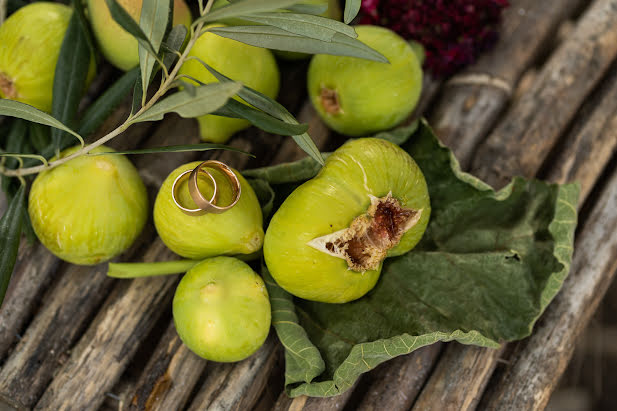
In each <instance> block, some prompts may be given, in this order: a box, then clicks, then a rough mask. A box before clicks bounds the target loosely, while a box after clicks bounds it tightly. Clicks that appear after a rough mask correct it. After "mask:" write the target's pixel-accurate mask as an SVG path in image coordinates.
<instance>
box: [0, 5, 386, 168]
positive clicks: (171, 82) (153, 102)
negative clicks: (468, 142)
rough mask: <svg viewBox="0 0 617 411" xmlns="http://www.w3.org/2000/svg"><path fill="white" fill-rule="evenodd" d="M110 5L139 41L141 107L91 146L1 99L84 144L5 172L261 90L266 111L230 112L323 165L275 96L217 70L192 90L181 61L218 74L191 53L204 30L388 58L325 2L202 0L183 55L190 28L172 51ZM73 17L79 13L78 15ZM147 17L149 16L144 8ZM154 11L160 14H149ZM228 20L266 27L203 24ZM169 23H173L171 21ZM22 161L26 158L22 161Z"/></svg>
mask: <svg viewBox="0 0 617 411" xmlns="http://www.w3.org/2000/svg"><path fill="white" fill-rule="evenodd" d="M0 1H4V0H0ZM106 2H107V5H108V7H109V9H110V12H111V15H112V18H114V20H115V21H116V22H117V23H118V24H120V25H121V26H122V27H123V28H124V29H125V30H127V31H128V32H129V33H131V34H132V35H133V36H134V37H135V38H136V39H137V41H138V43H139V48H140V56H139V57H140V69H141V77H140V78H138V79H137V84H136V86H135V89H134V104H133V106H134V108H135V107H136V106H137V107H138V108H137V110H136V111H134V112H132V113H131V114H130V115H129V116H128V117H127V119H126V120H125V121H124V122H123V123H122V124H121V125H119V126H118V127H117V128H115V129H114V130H112V131H111V132H109V133H108V134H106V135H105V136H103V137H101V138H99V139H98V140H96V141H94V142H92V143H90V144H87V145H86V144H85V143H84V139H83V137H82V136H81V135H80V134H79V133H78V132H75V131H73V130H72V129H70V128H69V127H68V126H67V125H65V124H63V123H61V122H60V121H58V120H57V119H56V118H54V117H53V116H52V115H49V114H47V113H44V112H42V111H40V110H38V109H36V108H34V107H32V106H29V105H27V104H24V103H19V102H16V101H11V100H4V99H2V100H0V115H6V116H13V117H18V118H22V119H25V120H28V121H31V122H36V123H40V124H44V125H48V126H51V127H54V128H56V129H58V130H56V132H57V133H62V132H64V133H68V134H71V135H73V136H74V137H75V138H77V139H78V140H79V142H80V144H81V148H80V149H79V150H77V151H76V152H74V153H72V154H71V155H69V156H66V157H64V158H58V159H56V160H54V161H49V162H47V161H43V164H41V165H29V166H26V167H24V166H20V167H17V168H15V169H11V168H7V167H6V166H5V165H4V164H3V163H2V164H0V174H2V175H4V176H7V177H23V176H28V175H32V174H37V173H40V172H42V171H45V170H49V169H52V168H54V167H57V166H59V165H61V164H64V163H66V162H67V161H70V160H72V159H74V158H76V157H80V156H83V155H86V154H88V153H90V152H91V151H92V150H93V149H95V148H96V147H98V146H101V145H103V144H105V143H107V142H108V141H110V140H112V139H113V138H115V137H117V136H118V135H120V134H122V133H123V132H124V131H125V130H126V129H127V128H129V127H130V126H131V125H133V124H135V123H138V122H142V121H154V120H160V119H162V117H163V115H164V114H166V113H168V112H172V111H174V112H176V113H178V114H179V115H180V116H182V117H197V116H201V115H205V114H209V113H216V114H219V115H225V113H227V116H230V114H229V111H226V110H219V109H221V108H224V107H225V105H227V104H233V103H231V100H230V99H231V98H232V97H234V96H236V95H238V96H240V97H243V98H244V99H245V100H246V95H247V94H251V95H253V96H256V95H258V98H259V99H260V100H261V103H262V104H261V106H255V104H254V102H253V103H252V104H253V106H254V107H257V108H258V109H261V111H263V112H264V114H265V115H266V116H255V115H250V114H254V113H252V111H251V110H250V109H249V110H248V111H247V110H238V108H237V107H236V110H231V111H232V112H234V114H235V115H236V116H237V115H239V116H240V117H244V118H246V119H247V120H249V121H250V122H251V123H253V124H254V125H255V126H257V127H259V128H262V129H264V130H266V131H273V130H274V131H276V132H278V133H279V134H286V135H290V136H292V137H293V138H294V140H295V141H296V142H297V143H298V144H299V146H300V147H301V148H302V149H303V150H304V151H306V152H307V153H308V154H309V155H310V156H311V157H313V158H314V159H315V160H316V161H318V162H319V163H321V164H323V159H322V158H321V155H320V153H319V150H318V149H317V147H316V146H315V144H314V143H313V141H312V139H311V138H310V136H309V135H308V133H306V130H307V129H308V126H306V125H301V124H298V122H297V121H296V120H295V119H294V118H293V116H292V115H291V114H290V113H289V112H288V111H287V110H286V109H285V108H284V107H282V106H281V105H279V104H278V103H276V102H275V101H274V100H272V99H269V98H268V97H266V96H264V95H261V94H259V93H257V92H256V91H254V90H251V89H249V88H248V87H245V86H243V85H241V84H239V83H236V82H233V80H232V79H228V78H223V77H224V76H223V77H220V76H218V75H220V74H221V73H215V75H217V77H218V78H219V81H221V83H227V84H221V83H218V84H217V83H215V84H201V86H200V87H193V86H192V83H189V82H187V81H185V80H191V81H194V82H196V83H198V84H200V83H199V82H198V81H197V80H196V79H193V78H190V77H189V76H186V75H179V74H178V73H179V70H180V68H181V67H182V65H183V63H184V62H186V61H187V60H190V59H194V60H197V61H199V62H201V63H202V64H204V65H205V66H206V68H208V70H210V71H211V72H213V73H214V71H213V69H212V67H209V66H208V65H207V64H205V63H204V62H203V61H201V60H199V59H198V58H196V57H193V56H189V54H190V52H191V50H192V48H193V46H194V45H195V42H196V41H197V39H198V38H199V37H200V36H201V35H203V34H205V33H206V32H212V33H214V34H216V35H219V36H222V37H227V38H230V39H233V40H237V41H240V42H243V43H246V44H250V45H254V46H258V47H267V48H272V49H279V50H285V51H293V52H308V53H317V52H319V53H326V54H335V55H346V56H354V57H359V58H365V59H371V60H376V61H384V62H385V61H386V60H385V58H384V57H383V56H382V55H381V54H379V53H377V52H376V51H374V50H373V49H371V48H369V47H368V46H366V45H364V44H363V43H361V42H360V41H358V40H357V39H356V37H357V35H356V33H355V31H354V29H353V28H351V27H349V26H348V25H346V24H344V23H341V22H338V21H334V20H331V19H328V18H325V17H321V16H318V15H316V14H318V13H322V12H323V11H324V8H323V7H322V6H315V5H308V4H302V0H261V1H251V0H241V1H233V2H230V3H229V4H227V5H225V6H223V7H220V8H217V9H215V10H213V7H212V6H213V4H214V1H213V0H208V1H207V3H206V4H205V5H204V4H203V0H200V1H199V10H200V16H199V17H198V18H197V19H196V20H195V21H194V22H193V24H192V25H191V26H190V32H189V33H188V36H189V37H188V42H187V45H186V47H185V48H184V51H183V52H180V50H179V49H180V46H181V45H182V43H183V41H184V40H185V38H186V33H182V29H183V28H184V27H183V26H176V27H174V28H173V29H172V30H171V31H170V32H169V34H168V35H167V40H169V39H170V38H171V37H172V36H175V38H176V40H175V43H176V45H177V46H178V47H177V48H174V47H173V45H171V44H170V42H169V41H168V42H167V43H165V42H163V43H159V44H158V45H156V47H155V44H153V43H152V42H151V37H152V35H151V36H147V35H146V34H145V33H144V30H142V29H143V28H144V27H150V28H152V30H151V31H150V33H151V34H152V33H155V32H156V31H157V30H158V31H161V30H164V28H163V27H161V26H159V27H158V28H157V27H154V26H153V25H154V24H155V22H154V21H148V20H144V19H143V18H142V19H141V20H140V23H139V25H138V24H137V23H136V22H135V21H134V20H133V19H132V18H131V17H130V16H129V15H128V13H127V12H126V11H124V9H122V7H121V6H120V5H119V4H118V3H117V2H116V0H106ZM77 3H78V2H77V1H76V2H75V5H76V8H78V7H77ZM359 4H360V1H359V0H349V1H347V4H346V7H345V21H346V22H349V21H351V19H353V17H355V14H356V13H357V10H358V8H359ZM169 5H170V2H169V1H167V0H144V2H143V8H142V10H144V9H145V8H147V7H150V8H151V9H152V8H159V9H161V8H162V11H163V13H158V14H159V15H161V14H165V15H167V14H169V13H165V11H166V10H168V9H169ZM157 11H159V10H157ZM297 11H300V12H297ZM74 14H76V15H78V14H80V13H74ZM142 15H144V14H143V13H142ZM148 15H155V14H153V13H149V14H148ZM77 18H79V17H77ZM168 18H170V16H168ZM228 18H237V19H241V20H245V21H248V22H257V23H259V24H260V25H257V26H231V27H214V28H204V26H205V25H206V24H207V23H211V22H215V21H218V20H221V19H228ZM167 23H168V24H169V21H168V22H167ZM185 31H186V30H185ZM65 40H66V39H65ZM179 40H181V41H179ZM169 57H171V58H169ZM175 59H177V61H176V62H175V65H173V69H171V71H169V69H170V66H171V64H173V61H174V60H175ZM164 60H167V61H164ZM170 62H171V63H170ZM154 63H156V64H157V65H158V66H157V68H158V69H159V70H160V71H161V84H160V86H159V87H158V89H157V91H156V92H155V93H154V95H153V96H152V97H151V98H150V99H146V91H147V89H148V87H147V85H149V84H150V80H151V77H152V76H151V74H153V73H152V67H153V65H154ZM215 87H216V89H215ZM174 88H182V90H181V91H178V92H177V93H175V94H172V95H170V96H168V97H167V98H165V99H162V98H163V97H164V96H165V95H166V94H167V93H168V92H169V91H170V90H172V89H174ZM139 98H141V103H142V104H136V103H135V102H136V101H139ZM205 101H208V102H209V103H210V104H205V107H202V108H200V109H197V108H196V106H195V103H197V102H200V103H202V104H203V103H204V102H205ZM52 114H53V113H52ZM65 145H66V144H65ZM59 146H60V144H58V141H56V144H55V149H54V150H48V153H47V154H48V155H45V153H43V155H42V157H44V158H48V157H51V155H53V154H58V153H59V149H60V147H59ZM196 146H199V145H196ZM196 148H198V147H196ZM162 149H163V150H162V151H164V148H162ZM188 150H190V148H188V147H187V151H188ZM4 156H8V157H10V156H14V157H16V158H22V157H24V156H23V155H21V154H18V153H4ZM34 159H37V160H41V161H42V158H41V157H40V156H39V157H34ZM24 164H28V163H26V162H24Z"/></svg>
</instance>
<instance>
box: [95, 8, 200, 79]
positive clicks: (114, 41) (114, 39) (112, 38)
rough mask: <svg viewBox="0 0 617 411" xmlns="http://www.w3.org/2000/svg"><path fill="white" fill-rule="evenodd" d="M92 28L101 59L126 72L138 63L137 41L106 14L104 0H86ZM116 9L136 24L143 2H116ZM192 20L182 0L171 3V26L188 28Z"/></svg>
mask: <svg viewBox="0 0 617 411" xmlns="http://www.w3.org/2000/svg"><path fill="white" fill-rule="evenodd" d="M87 2H88V12H89V15H90V20H91V22H92V29H93V31H94V35H95V37H96V40H97V42H98V44H99V47H100V49H101V52H102V53H103V55H104V56H105V58H106V59H107V60H108V61H109V62H110V63H111V64H113V65H114V66H116V67H118V68H119V69H121V70H124V71H127V70H130V69H132V68H133V67H135V66H137V65H138V64H139V54H138V49H139V46H138V44H137V40H136V39H135V37H133V36H132V35H131V34H129V33H128V32H127V31H126V30H124V29H123V28H122V27H120V25H119V24H118V23H116V22H115V21H114V19H113V18H112V17H111V14H110V13H109V8H108V7H107V3H106V2H105V0H87ZM118 3H119V4H120V6H122V7H123V8H124V10H126V11H127V12H128V14H129V15H130V16H131V17H133V19H135V21H137V22H139V18H140V16H141V7H142V4H143V0H118ZM192 21H193V19H192V17H191V11H190V10H189V8H188V6H187V5H186V3H185V2H184V0H174V15H173V26H176V25H178V24H183V25H184V26H186V28H187V29H188V28H189V27H190V26H191V23H192Z"/></svg>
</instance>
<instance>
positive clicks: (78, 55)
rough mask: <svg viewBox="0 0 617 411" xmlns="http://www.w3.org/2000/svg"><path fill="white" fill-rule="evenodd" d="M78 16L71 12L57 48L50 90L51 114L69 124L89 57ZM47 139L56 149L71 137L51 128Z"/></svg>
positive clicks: (89, 50)
mask: <svg viewBox="0 0 617 411" xmlns="http://www.w3.org/2000/svg"><path fill="white" fill-rule="evenodd" d="M79 19H80V17H79V13H77V12H73V14H72V15H71V19H70V20H69V25H68V27H67V29H66V33H65V34H64V39H63V40H62V46H61V47H60V54H59V55H58V62H57V64H56V70H55V73H54V84H53V92H52V96H53V97H52V103H51V114H52V116H54V117H55V118H56V119H58V120H59V121H61V122H62V123H64V124H66V125H69V126H73V123H74V121H75V116H76V115H77V110H78V109H79V101H80V100H81V97H82V95H83V93H84V91H85V89H86V79H87V77H88V71H89V69H90V58H91V56H92V54H91V49H90V45H89V44H88V35H87V33H86V32H85V31H84V27H83V25H82V24H81V23H80V21H79ZM67 137H68V138H67ZM51 141H52V143H53V145H54V150H55V151H60V150H61V149H63V148H65V147H66V146H67V145H69V144H71V142H72V138H70V136H69V134H68V133H66V132H65V131H62V130H60V129H58V128H54V129H53V130H52V131H51Z"/></svg>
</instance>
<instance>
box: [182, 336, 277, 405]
mask: <svg viewBox="0 0 617 411" xmlns="http://www.w3.org/2000/svg"><path fill="white" fill-rule="evenodd" d="M280 349H281V347H280V345H279V344H278V341H277V340H276V336H275V335H274V334H273V333H271V334H270V336H269V337H268V339H267V340H266V342H265V343H264V345H263V346H262V347H261V348H260V349H259V350H258V351H257V352H256V353H255V354H253V355H252V356H250V357H249V358H247V359H246V360H243V361H240V362H237V363H232V364H223V363H218V364H215V363H213V365H212V367H209V368H208V369H207V370H206V373H207V377H206V380H205V382H204V384H203V385H202V386H201V387H200V389H199V391H198V393H197V395H196V397H195V399H194V400H193V402H192V403H191V405H190V406H189V407H188V410H189V411H197V410H209V411H231V410H246V409H251V408H252V407H253V406H254V405H255V404H256V403H257V400H258V399H259V397H260V395H261V393H262V391H263V389H264V387H265V385H266V383H267V382H268V379H269V377H270V374H271V373H272V371H273V368H274V367H273V366H274V364H275V363H276V362H277V356H278V350H280Z"/></svg>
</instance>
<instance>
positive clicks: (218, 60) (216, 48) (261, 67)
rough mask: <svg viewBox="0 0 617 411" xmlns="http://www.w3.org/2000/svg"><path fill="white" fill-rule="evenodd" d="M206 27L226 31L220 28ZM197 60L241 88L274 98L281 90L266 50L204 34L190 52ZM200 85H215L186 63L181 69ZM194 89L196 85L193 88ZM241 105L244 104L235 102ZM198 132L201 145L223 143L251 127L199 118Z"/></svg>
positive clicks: (198, 68) (208, 76) (192, 63)
mask: <svg viewBox="0 0 617 411" xmlns="http://www.w3.org/2000/svg"><path fill="white" fill-rule="evenodd" d="M207 27H225V26H224V25H222V24H216V25H210V26H207ZM190 56H196V57H198V58H200V59H201V60H202V61H204V62H206V63H207V64H208V65H210V66H211V67H213V68H214V69H215V70H217V71H218V72H220V73H222V74H224V75H226V76H227V77H229V78H231V79H233V80H235V81H239V82H241V83H242V84H244V85H246V86H248V87H250V88H252V89H255V90H257V91H259V92H260V93H263V94H265V95H267V96H268V97H270V98H276V96H277V94H278V92H279V86H280V73H279V69H278V66H277V65H276V60H275V59H274V56H273V55H272V52H271V51H270V50H268V49H264V48H259V47H254V46H249V45H247V44H243V43H240V42H238V41H235V40H230V39H226V38H224V37H220V36H217V35H216V34H213V33H205V34H204V35H202V36H201V37H200V38H199V39H198V40H197V41H196V42H195V45H194V46H193V48H192V49H191V52H190ZM180 74H187V75H189V76H191V77H193V78H195V79H197V80H199V81H201V82H203V83H213V82H216V81H217V80H216V78H215V77H214V76H213V75H212V74H211V73H210V72H209V71H208V70H207V69H206V68H205V67H204V66H203V65H202V64H201V63H199V62H198V61H195V60H188V61H186V62H185V63H184V64H183V65H182V68H181V69H180ZM196 85H197V84H196ZM236 100H238V101H241V102H243V100H241V99H239V98H236ZM197 120H198V121H199V131H200V134H201V139H202V140H203V141H210V142H213V143H225V142H226V141H227V140H229V138H230V137H231V136H232V135H233V134H234V133H236V132H238V131H240V130H243V129H245V128H247V127H249V126H250V123H249V122H248V121H247V120H244V119H237V118H227V117H220V116H214V115H205V116H201V117H198V118H197Z"/></svg>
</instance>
